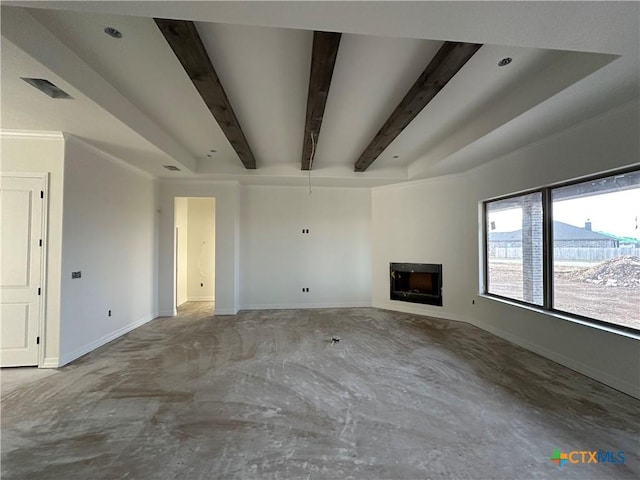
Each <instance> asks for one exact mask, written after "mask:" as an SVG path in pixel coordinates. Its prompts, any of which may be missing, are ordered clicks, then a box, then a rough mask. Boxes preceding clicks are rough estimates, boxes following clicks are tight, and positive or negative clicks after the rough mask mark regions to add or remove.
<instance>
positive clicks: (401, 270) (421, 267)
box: [389, 263, 442, 307]
mask: <svg viewBox="0 0 640 480" xmlns="http://www.w3.org/2000/svg"><path fill="white" fill-rule="evenodd" d="M389 286H390V298H391V300H400V301H402V302H412V303H423V304H427V305H437V306H440V307H441V306H442V264H435V263H390V264H389Z"/></svg>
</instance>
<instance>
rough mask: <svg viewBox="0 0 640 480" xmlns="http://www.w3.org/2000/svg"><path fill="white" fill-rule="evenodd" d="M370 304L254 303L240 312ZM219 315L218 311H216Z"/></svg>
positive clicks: (363, 304)
mask: <svg viewBox="0 0 640 480" xmlns="http://www.w3.org/2000/svg"><path fill="white" fill-rule="evenodd" d="M370 306H371V304H370V303H365V302H345V303H253V304H249V305H242V307H241V308H240V310H298V309H300V310H303V309H305V308H361V307H370ZM216 313H217V310H216Z"/></svg>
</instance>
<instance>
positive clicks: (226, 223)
mask: <svg viewBox="0 0 640 480" xmlns="http://www.w3.org/2000/svg"><path fill="white" fill-rule="evenodd" d="M238 189H239V187H238V184H237V182H210V181H184V180H163V181H161V182H160V230H159V248H160V255H159V264H158V272H159V273H158V275H159V277H158V292H159V296H158V298H159V300H158V308H159V312H160V315H167V316H170V315H175V314H176V305H175V283H174V280H175V279H174V277H175V273H174V269H175V246H174V237H175V234H174V200H175V198H176V197H214V198H215V208H216V212H215V235H216V242H215V258H216V264H215V278H216V282H215V301H216V309H215V313H216V314H218V315H223V314H224V315H230V314H231V315H233V314H235V313H237V312H238V309H239V303H238V291H239V198H238Z"/></svg>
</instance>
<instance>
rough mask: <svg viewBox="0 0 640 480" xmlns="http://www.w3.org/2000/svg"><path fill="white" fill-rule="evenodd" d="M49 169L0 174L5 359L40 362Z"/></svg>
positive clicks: (5, 363)
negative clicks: (46, 198) (46, 196)
mask: <svg viewBox="0 0 640 480" xmlns="http://www.w3.org/2000/svg"><path fill="white" fill-rule="evenodd" d="M46 178H47V177H46V174H3V175H2V176H0V219H1V223H2V224H1V225H0V228H1V237H2V238H1V240H0V241H1V242H2V255H1V260H0V264H1V266H0V278H1V279H2V285H1V287H0V296H1V297H2V302H1V307H0V314H1V316H2V322H0V365H1V366H2V367H21V366H37V365H38V361H39V357H40V328H41V323H42V318H43V316H44V314H43V308H42V307H43V305H44V295H45V288H44V287H45V286H44V281H43V279H44V272H43V270H44V253H43V250H44V248H45V245H44V240H45V238H44V234H45V232H46V227H45V225H46V214H45V213H46V209H45V190H46Z"/></svg>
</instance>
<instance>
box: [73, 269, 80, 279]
mask: <svg viewBox="0 0 640 480" xmlns="http://www.w3.org/2000/svg"><path fill="white" fill-rule="evenodd" d="M81 277H82V272H80V271H78V272H71V278H81Z"/></svg>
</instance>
